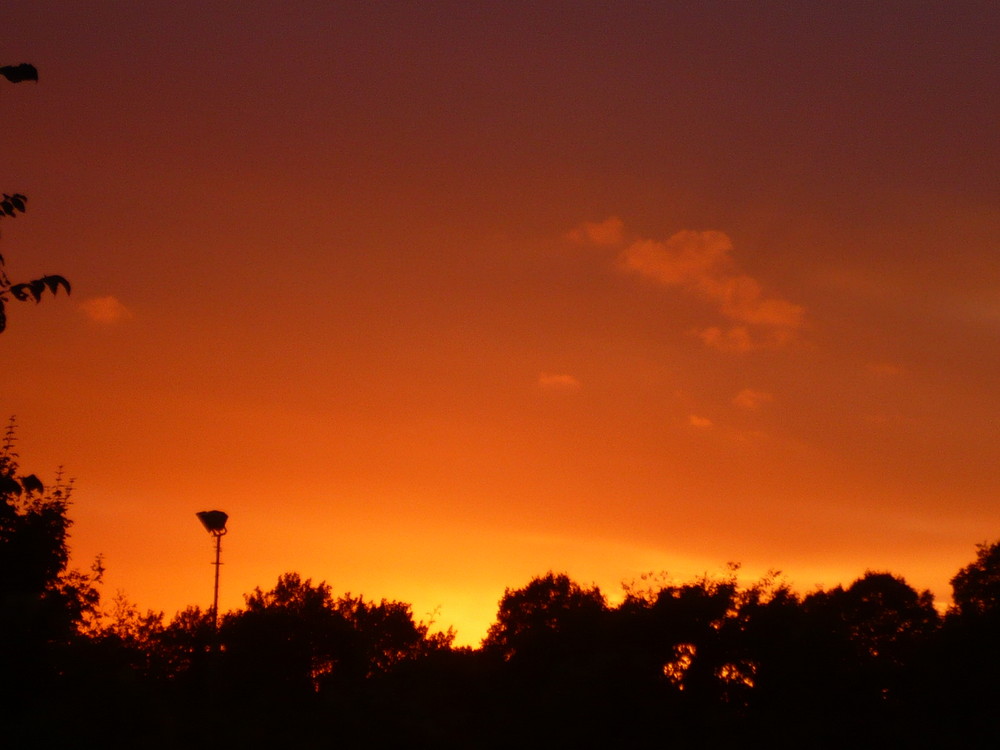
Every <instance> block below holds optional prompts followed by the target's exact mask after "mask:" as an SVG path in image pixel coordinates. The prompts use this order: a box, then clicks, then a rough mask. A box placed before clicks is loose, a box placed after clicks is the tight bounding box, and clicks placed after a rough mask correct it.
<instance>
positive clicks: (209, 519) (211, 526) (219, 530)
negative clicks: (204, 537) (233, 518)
mask: <svg viewBox="0 0 1000 750" xmlns="http://www.w3.org/2000/svg"><path fill="white" fill-rule="evenodd" d="M195 515H196V516H198V520H199V521H201V525H202V526H204V527H205V531H207V532H208V533H209V534H211V535H212V536H222V535H223V534H225V533H226V521H227V520H229V516H228V515H227V514H225V513H223V512H222V511H221V510H203V511H201V512H199V513H196V514H195Z"/></svg>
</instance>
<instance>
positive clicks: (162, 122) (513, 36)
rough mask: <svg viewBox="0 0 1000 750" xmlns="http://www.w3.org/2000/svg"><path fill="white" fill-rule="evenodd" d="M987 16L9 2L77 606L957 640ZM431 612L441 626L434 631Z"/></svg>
mask: <svg viewBox="0 0 1000 750" xmlns="http://www.w3.org/2000/svg"><path fill="white" fill-rule="evenodd" d="M998 39H1000V4H998V3H996V2H992V1H989V2H962V1H951V0H949V1H947V2H946V1H944V0H942V1H941V2H917V1H913V2H836V3H825V2H824V3H821V2H815V3H814V2H745V3H742V2H728V1H727V2H701V1H699V2H694V1H692V2H606V3H605V2H553V1H546V2H495V3H494V2H490V3H486V2H482V3H480V2H469V1H468V0H462V1H458V2H452V1H439V2H425V3H414V2H377V3H376V2H372V3H367V2H365V3H362V2H350V3H348V2H329V1H326V0H323V1H320V0H316V1H315V2H304V1H294V0H293V1H291V2H284V3H273V2H269V3H262V2H256V1H244V2H209V1H206V0H197V1H194V0H170V1H169V2H166V1H161V0H142V2H87V1H81V0H72V1H70V0H66V1H65V2H44V1H37V0H33V1H32V2H20V1H14V2H5V3H4V4H3V22H2V26H0V52H2V54H0V64H16V63H20V62H30V63H33V64H34V65H35V66H36V67H37V68H38V70H39V75H40V81H39V83H38V84H37V85H35V84H33V83H20V84H17V85H13V84H9V83H7V82H6V81H0V121H2V123H3V134H4V140H5V147H4V149H3V152H2V155H0V165H2V168H0V173H2V177H3V182H2V185H0V191H7V192H15V191H16V192H21V193H24V194H26V195H28V197H29V203H28V210H27V213H26V214H25V215H24V216H22V217H19V218H17V219H16V220H13V219H10V218H5V219H3V220H2V221H0V230H2V239H0V253H2V254H3V255H4V257H5V258H6V260H7V270H8V272H9V274H10V276H11V277H12V278H13V279H14V280H15V281H19V280H25V279H27V278H35V277H37V276H40V275H43V274H47V273H58V274H62V275H63V276H65V277H66V278H68V279H69V280H70V282H71V283H72V285H73V293H72V295H71V296H69V297H66V296H64V295H61V294H60V296H57V297H46V298H45V299H43V300H42V302H41V304H39V305H37V306H36V305H34V304H27V303H18V304H16V305H15V306H14V307H13V308H12V309H11V310H10V320H9V328H8V330H7V331H6V332H5V333H3V334H0V352H2V356H3V363H4V366H3V372H2V374H0V408H2V415H3V416H4V417H6V416H7V415H16V418H17V424H18V435H19V443H18V450H19V452H20V454H21V462H22V468H23V469H25V470H26V471H29V472H35V473H37V474H39V476H40V477H41V478H42V479H43V481H52V479H53V477H54V476H55V472H56V470H57V468H58V467H59V466H60V465H61V466H64V467H65V471H66V474H67V475H68V476H71V477H74V478H75V480H76V485H75V487H76V489H75V495H74V498H75V503H74V505H73V507H72V513H71V516H72V518H73V519H74V521H75V524H74V526H73V536H72V550H73V561H74V564H75V565H78V566H81V567H86V566H87V565H89V563H90V561H91V560H92V559H93V558H94V556H95V555H97V554H98V553H103V555H104V562H105V565H106V567H107V574H106V583H105V586H104V595H105V596H106V597H109V598H110V597H111V596H113V595H114V593H115V592H116V591H118V590H122V591H124V592H125V593H126V595H127V596H128V597H129V598H130V599H132V600H133V601H135V602H136V603H137V604H138V605H139V606H140V607H141V608H143V609H146V608H152V609H156V610H164V611H165V612H166V614H167V616H168V617H170V616H172V615H173V613H174V612H175V611H177V610H178V609H181V608H183V607H184V606H186V605H188V604H199V605H201V606H203V607H207V606H209V605H210V604H211V593H212V591H211V589H212V569H211V566H210V565H209V563H210V561H211V560H212V558H213V545H212V540H211V537H210V536H209V535H208V534H207V533H205V532H204V530H203V529H202V528H201V527H200V525H199V523H198V521H197V519H196V518H195V512H196V511H200V510H207V509H212V508H219V509H221V510H225V511H226V512H228V513H229V514H230V516H231V518H230V523H229V529H230V533H229V534H228V536H226V537H225V539H224V542H223V561H224V563H225V564H224V566H223V568H222V601H221V608H222V609H227V608H233V607H237V606H239V605H241V604H242V601H243V599H242V594H243V593H245V592H248V591H250V590H251V589H252V588H253V587H254V586H257V585H260V586H261V587H263V588H270V587H271V586H273V585H274V582H275V580H276V578H277V576H278V575H279V574H280V573H283V572H286V571H297V572H299V573H300V574H301V575H302V576H304V577H311V578H313V579H314V580H316V581H318V580H326V581H327V582H328V583H330V584H331V585H332V586H333V589H334V591H335V592H337V593H343V592H348V591H349V592H352V593H354V594H364V595H365V596H367V597H371V598H375V599H380V598H382V597H387V598H392V599H400V600H403V601H406V602H410V603H412V604H413V609H414V614H415V616H416V617H417V618H418V619H424V620H428V619H434V620H435V621H436V623H437V625H436V627H447V626H448V625H453V626H455V627H456V628H457V630H458V642H459V643H467V644H475V643H477V642H478V640H479V639H480V638H481V637H482V635H483V634H484V633H485V630H486V627H487V625H488V624H489V623H490V622H491V621H492V620H493V618H494V616H495V614H496V605H497V601H498V599H499V598H500V596H501V595H502V594H503V591H504V588H505V587H507V586H510V587H519V586H522V585H524V584H525V583H527V582H528V580H529V579H530V578H531V577H532V576H533V575H537V574H542V573H545V572H546V571H548V570H550V569H552V570H555V571H565V572H567V573H568V574H570V576H572V577H573V578H574V579H576V580H577V581H579V582H581V583H585V584H590V583H597V584H599V585H600V586H601V587H602V589H604V590H605V591H606V593H608V594H609V595H611V596H612V598H614V596H615V595H616V594H617V593H618V592H619V591H620V585H619V584H620V582H621V581H623V580H625V581H628V580H632V579H635V578H638V577H639V576H640V575H641V574H643V573H646V572H650V571H667V572H668V573H669V574H670V575H671V576H673V578H674V579H675V580H676V581H677V582H683V581H686V580H689V579H691V578H693V577H695V576H699V575H702V574H704V573H709V574H716V573H720V572H722V571H724V570H725V565H726V563H727V562H729V561H738V562H741V563H742V564H743V572H744V573H745V575H746V577H747V580H753V578H755V577H756V576H759V575H761V574H763V573H764V572H765V571H767V570H768V569H780V570H781V571H783V573H784V575H785V576H786V578H787V580H788V582H789V583H790V584H792V585H793V586H794V587H795V588H796V589H798V590H800V591H807V590H811V589H813V588H814V587H815V586H816V585H818V584H823V585H826V586H833V585H836V584H838V583H844V584H847V583H850V582H851V581H852V580H854V579H855V578H856V577H858V576H860V575H861V574H863V573H864V572H865V570H866V569H868V568H871V569H876V570H889V571H891V572H893V573H896V574H898V575H902V576H904V577H905V578H906V579H907V581H908V582H909V583H910V584H911V585H913V586H915V587H917V588H930V589H931V590H932V591H933V592H934V593H935V595H936V596H937V597H938V599H939V601H940V602H941V603H946V602H947V598H948V596H949V593H950V588H949V586H948V580H949V578H950V577H951V576H952V575H954V573H955V572H956V571H957V570H958V568H960V567H961V566H963V565H965V564H967V563H968V562H969V561H971V560H972V559H973V558H974V555H975V544H976V543H977V542H982V541H986V540H995V539H997V538H1000V471H998V460H997V459H998V456H997V453H998V447H1000V440H998V429H1000V394H998V379H1000V239H998V238H1000V137H998V132H1000V129H998V125H1000V44H998V42H997V40H998ZM431 613H433V614H431Z"/></svg>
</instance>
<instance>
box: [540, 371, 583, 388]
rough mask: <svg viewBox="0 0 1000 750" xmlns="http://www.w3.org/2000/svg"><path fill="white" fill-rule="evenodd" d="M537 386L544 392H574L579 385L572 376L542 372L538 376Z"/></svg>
mask: <svg viewBox="0 0 1000 750" xmlns="http://www.w3.org/2000/svg"><path fill="white" fill-rule="evenodd" d="M538 385H539V387H540V388H544V389H545V390H561V391H567V390H569V391H575V390H577V389H579V388H580V385H581V384H580V381H579V380H578V379H577V378H576V377H574V376H573V375H567V374H561V373H553V372H543V373H542V374H540V375H539V376H538Z"/></svg>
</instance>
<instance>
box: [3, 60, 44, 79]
mask: <svg viewBox="0 0 1000 750" xmlns="http://www.w3.org/2000/svg"><path fill="white" fill-rule="evenodd" d="M0 76H3V77H4V78H6V79H7V80H8V81H10V82H11V83H21V82H22V81H36V82H37V81H38V70H37V69H36V68H35V66H34V65H31V64H29V63H21V64H20V65H4V66H3V67H0Z"/></svg>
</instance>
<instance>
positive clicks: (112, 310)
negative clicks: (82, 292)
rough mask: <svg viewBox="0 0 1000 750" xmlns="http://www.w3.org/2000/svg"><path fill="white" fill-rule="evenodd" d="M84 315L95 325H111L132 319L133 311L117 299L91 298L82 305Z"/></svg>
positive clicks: (108, 297) (111, 297)
mask: <svg viewBox="0 0 1000 750" xmlns="http://www.w3.org/2000/svg"><path fill="white" fill-rule="evenodd" d="M80 309H81V310H82V311H83V313H84V315H86V316H87V317H88V318H90V319H91V320H93V321H94V322H95V323H104V324H107V325H110V324H112V323H117V322H119V321H122V320H126V319H128V318H131V317H132V311H131V310H129V309H128V308H127V307H125V305H123V304H122V303H121V301H119V299H118V298H117V297H113V296H110V295H109V296H107V297H91V298H89V299H85V300H84V301H83V302H81V303H80Z"/></svg>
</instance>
